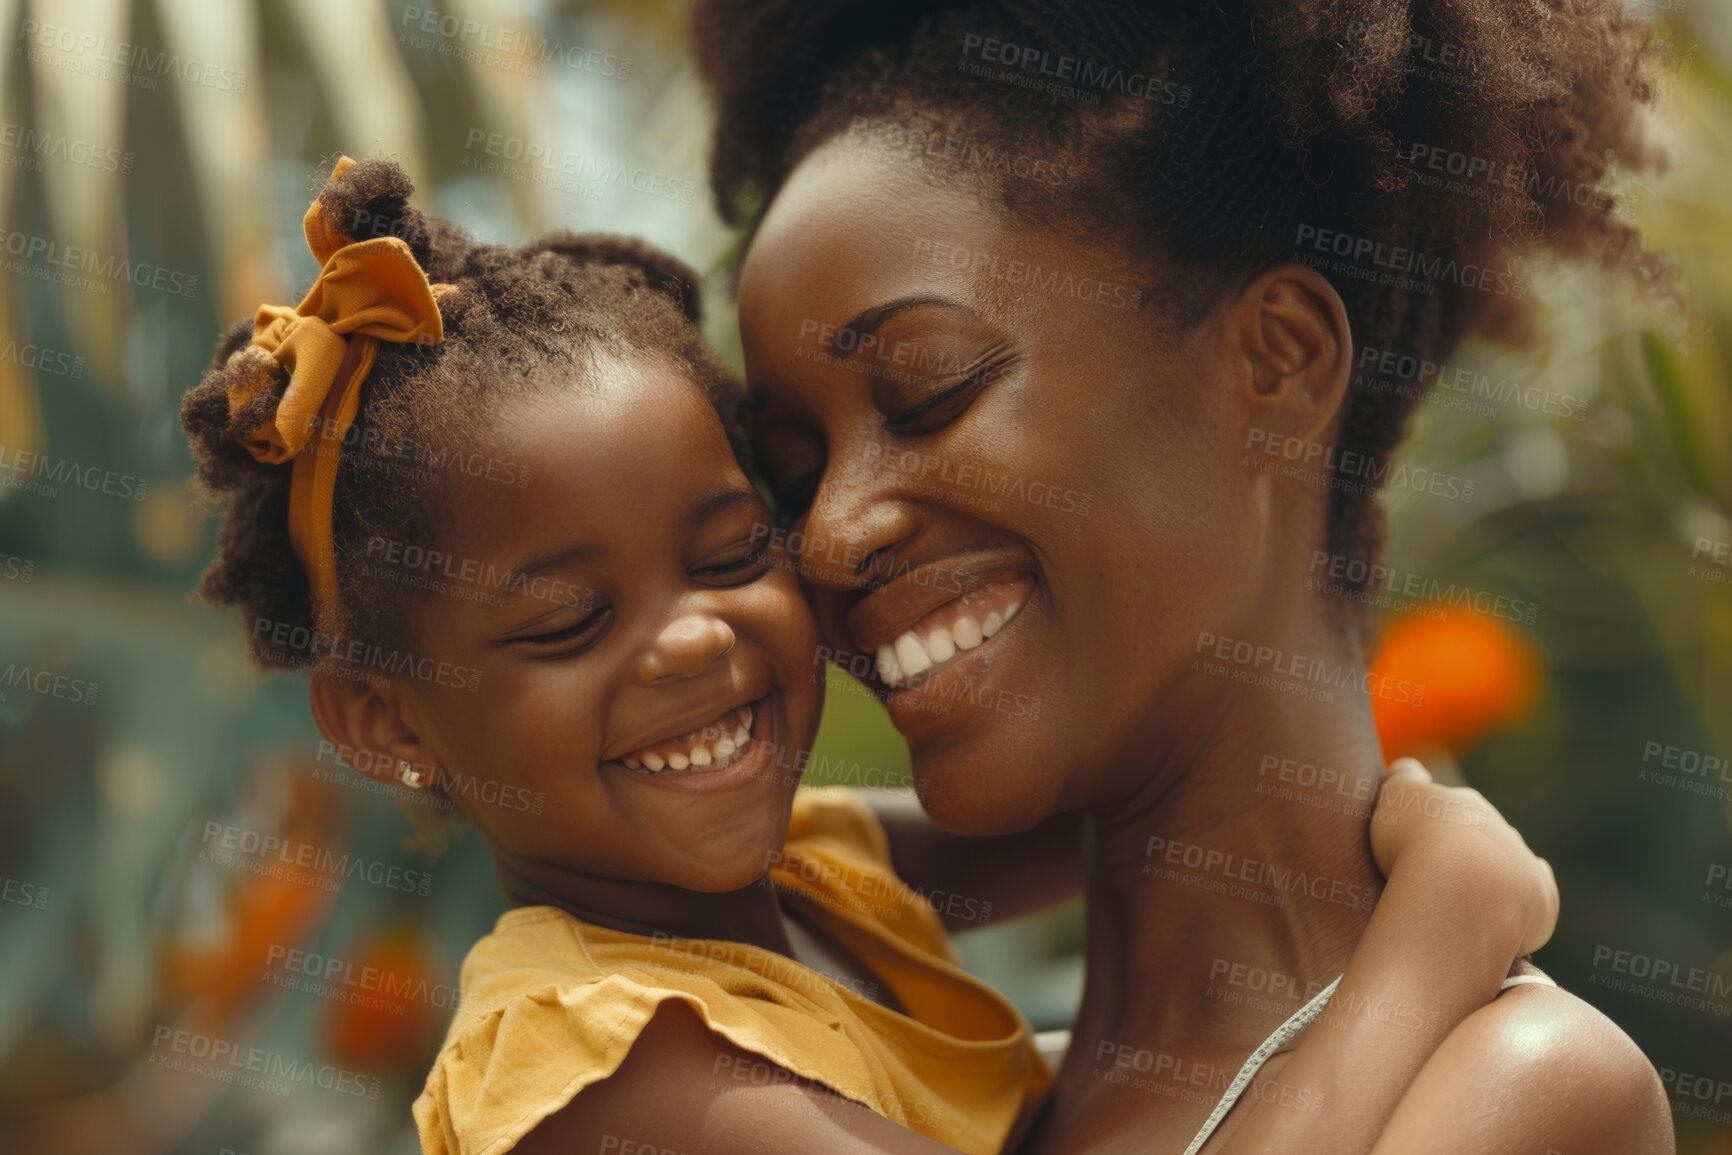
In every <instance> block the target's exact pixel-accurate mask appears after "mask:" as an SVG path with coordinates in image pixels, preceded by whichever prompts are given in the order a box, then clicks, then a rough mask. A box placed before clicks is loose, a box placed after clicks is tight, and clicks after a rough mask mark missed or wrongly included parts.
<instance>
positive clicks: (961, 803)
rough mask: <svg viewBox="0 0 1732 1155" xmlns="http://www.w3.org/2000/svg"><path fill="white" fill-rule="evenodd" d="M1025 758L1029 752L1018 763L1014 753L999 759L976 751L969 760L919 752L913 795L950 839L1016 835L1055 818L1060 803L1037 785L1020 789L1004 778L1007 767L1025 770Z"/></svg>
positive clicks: (1022, 785)
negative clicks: (1020, 767) (1021, 767)
mask: <svg viewBox="0 0 1732 1155" xmlns="http://www.w3.org/2000/svg"><path fill="white" fill-rule="evenodd" d="M983 754H984V755H985V756H982V755H983ZM1026 758H1027V752H1026V751H1024V752H1022V754H1021V757H1020V758H1019V757H1017V756H1016V755H1014V754H1012V753H1011V752H1005V753H1003V754H997V755H995V754H991V753H987V752H984V751H980V750H978V748H977V750H976V752H975V754H974V755H972V756H966V757H959V756H958V754H957V753H956V752H954V751H946V752H945V753H943V754H936V755H933V756H930V757H922V756H921V754H920V753H919V752H915V753H914V755H913V761H914V790H915V793H916V795H917V796H918V797H919V799H920V805H921V807H922V808H923V809H924V810H925V811H926V816H927V817H928V818H930V819H932V821H933V822H935V823H937V824H938V826H939V827H940V828H941V829H943V830H946V831H948V832H949V833H951V834H958V835H963V836H966V837H971V838H979V837H986V836H989V835H994V834H1014V833H1016V832H1017V831H1020V830H1027V829H1029V828H1030V827H1032V826H1038V825H1039V824H1040V823H1041V822H1043V821H1045V820H1046V819H1047V818H1049V817H1051V816H1052V814H1053V807H1054V805H1055V802H1056V799H1054V798H1052V797H1049V796H1048V794H1047V791H1046V790H1044V789H1040V788H1037V784H1035V783H1029V782H1022V783H1019V782H1018V781H1016V780H1015V779H1014V778H1011V777H1009V776H1007V775H1006V773H1005V770H1006V768H1007V767H1012V766H1018V765H1027V762H1026V761H1025V759H1026ZM1046 785H1048V784H1047V783H1041V784H1038V786H1046Z"/></svg>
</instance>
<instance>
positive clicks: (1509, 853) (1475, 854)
mask: <svg viewBox="0 0 1732 1155" xmlns="http://www.w3.org/2000/svg"><path fill="white" fill-rule="evenodd" d="M1371 829H1372V834H1371V843H1372V851H1373V853H1374V855H1375V856H1376V858H1377V863H1378V867H1379V868H1380V869H1381V870H1382V871H1383V872H1384V874H1385V875H1386V876H1387V878H1388V880H1389V882H1388V885H1387V886H1386V887H1385V889H1384V891H1383V895H1382V897H1381V898H1380V899H1379V901H1378V904H1377V908H1376V910H1374V911H1373V912H1372V915H1371V921H1370V923H1369V924H1368V925H1367V927H1366V930H1365V933H1364V935H1363V936H1362V937H1361V938H1360V940H1359V944H1358V946H1357V947H1355V949H1354V952H1353V957H1352V958H1351V960H1349V962H1348V966H1347V971H1346V973H1345V975H1344V976H1343V978H1342V980H1341V985H1340V987H1339V988H1338V989H1337V990H1336V992H1335V995H1334V997H1333V998H1332V999H1331V1000H1330V1005H1329V1008H1328V1010H1327V1011H1326V1012H1325V1013H1324V1015H1323V1017H1322V1018H1321V1019H1319V1020H1318V1022H1316V1023H1314V1024H1313V1025H1312V1026H1311V1027H1310V1028H1309V1029H1308V1030H1306V1031H1305V1032H1304V1033H1303V1034H1302V1035H1300V1036H1299V1042H1298V1044H1297V1046H1296V1047H1295V1048H1294V1051H1293V1054H1292V1057H1291V1058H1290V1059H1289V1060H1288V1061H1287V1062H1286V1063H1285V1064H1283V1065H1281V1066H1280V1067H1278V1068H1275V1067H1274V1065H1273V1064H1271V1065H1270V1068H1271V1073H1270V1074H1268V1075H1267V1076H1265V1077H1263V1078H1260V1079H1259V1080H1258V1083H1261V1084H1263V1087H1262V1088H1261V1090H1260V1092H1259V1093H1258V1094H1256V1095H1253V1094H1252V1093H1251V1092H1250V1091H1247V1092H1246V1094H1245V1096H1244V1097H1243V1098H1242V1099H1241V1100H1240V1103H1241V1105H1240V1106H1239V1108H1238V1109H1236V1110H1235V1111H1234V1112H1233V1114H1234V1115H1240V1116H1241V1118H1240V1119H1239V1120H1238V1121H1237V1123H1236V1124H1235V1123H1234V1121H1233V1116H1232V1115H1230V1116H1228V1126H1229V1127H1230V1128H1231V1129H1230V1130H1228V1129H1227V1128H1225V1127H1224V1128H1223V1129H1222V1132H1221V1133H1220V1134H1219V1135H1218V1136H1217V1138H1216V1139H1214V1140H1212V1141H1211V1143H1210V1144H1209V1145H1208V1146H1207V1147H1205V1148H1204V1150H1205V1152H1207V1153H1208V1155H1264V1153H1267V1155H1275V1153H1281V1155H1311V1153H1316V1155H1348V1153H1354V1152H1360V1153H1363V1152H1369V1151H1371V1150H1372V1148H1373V1145H1374V1144H1376V1143H1377V1142H1378V1139H1379V1136H1380V1135H1382V1133H1383V1131H1384V1128H1385V1126H1386V1125H1387V1124H1388V1123H1389V1121H1390V1119H1391V1117H1392V1116H1393V1115H1394V1114H1395V1113H1396V1108H1397V1105H1398V1104H1399V1103H1400V1102H1401V1101H1402V1097H1403V1095H1404V1094H1405V1093H1406V1092H1407V1091H1408V1088H1409V1086H1410V1085H1411V1084H1413V1083H1414V1080H1415V1078H1416V1077H1417V1076H1418V1075H1419V1073H1420V1070H1421V1068H1422V1067H1424V1066H1425V1065H1426V1063H1427V1061H1428V1060H1430V1059H1431V1058H1432V1055H1433V1053H1434V1052H1437V1051H1438V1050H1439V1048H1440V1046H1441V1045H1443V1044H1444V1042H1445V1040H1446V1039H1447V1038H1449V1037H1450V1036H1451V1033H1452V1032H1454V1031H1455V1030H1456V1028H1457V1027H1459V1026H1460V1025H1461V1024H1462V1023H1463V1021H1464V1020H1466V1019H1468V1017H1469V1016H1470V1015H1473V1014H1475V1013H1476V1012H1479V1011H1480V1010H1481V1009H1482V1008H1486V1007H1487V1006H1488V1004H1490V1003H1491V1002H1492V1000H1493V999H1494V998H1495V997H1496V996H1497V993H1498V987H1499V985H1500V984H1501V983H1502V981H1503V979H1504V978H1505V977H1506V976H1507V975H1508V974H1509V972H1510V966H1511V963H1512V962H1513V961H1514V960H1515V959H1516V958H1518V957H1519V956H1522V955H1525V954H1528V953H1530V952H1532V951H1533V950H1535V949H1537V948H1538V947H1539V946H1541V945H1543V944H1544V943H1545V941H1546V940H1547V939H1549V938H1550V937H1551V933H1552V930H1553V928H1554V927H1555V926H1556V925H1557V914H1558V892H1557V882H1556V880H1555V879H1554V878H1553V876H1552V872H1551V867H1550V866H1548V865H1547V864H1546V862H1545V861H1544V860H1543V859H1539V858H1536V857H1534V855H1533V853H1532V852H1531V851H1530V850H1529V849H1528V847H1527V844H1526V843H1525V842H1523V841H1522V837H1521V835H1520V834H1518V833H1517V832H1516V831H1515V829H1514V828H1513V827H1511V826H1510V825H1509V824H1508V823H1507V822H1505V821H1504V820H1503V816H1502V815H1500V814H1499V813H1498V812H1497V810H1496V809H1495V808H1494V807H1493V806H1492V805H1491V804H1490V803H1489V802H1487V801H1486V800H1485V799H1484V798H1483V797H1482V796H1481V795H1480V794H1479V792H1478V791H1475V790H1470V789H1466V788H1464V787H1445V786H1438V785H1436V784H1435V783H1433V782H1432V781H1431V775H1430V774H1429V773H1428V772H1427V771H1426V770H1425V768H1424V767H1423V766H1421V765H1420V764H1419V763H1418V762H1415V761H1414V760H1413V759H1411V758H1402V759H1398V760H1397V761H1396V762H1394V763H1393V764H1392V765H1391V766H1390V768H1389V777H1388V778H1387V779H1386V780H1385V782H1384V783H1383V788H1382V790H1381V791H1380V793H1379V795H1378V799H1377V809H1376V812H1375V814H1374V816H1373V820H1372V828H1371ZM1397 859H1399V860H1400V866H1399V868H1397V866H1396V860H1397ZM1301 1090H1302V1091H1306V1092H1309V1094H1304V1095H1301V1094H1299V1093H1298V1092H1299V1091H1301ZM1283 1104H1288V1105H1289V1106H1286V1107H1283ZM1295 1104H1300V1105H1304V1106H1307V1107H1313V1108H1315V1109H1314V1110H1300V1109H1294V1107H1293V1106H1292V1105H1295ZM1428 1122H1429V1123H1430V1125H1431V1126H1432V1127H1433V1128H1435V1129H1436V1134H1437V1139H1438V1141H1439V1142H1441V1143H1442V1144H1443V1146H1442V1147H1440V1148H1439V1150H1465V1149H1466V1148H1465V1147H1463V1146H1451V1145H1450V1142H1451V1140H1453V1139H1454V1138H1456V1137H1457V1136H1459V1135H1460V1133H1461V1132H1460V1128H1461V1127H1462V1126H1463V1125H1464V1123H1465V1121H1464V1120H1463V1119H1462V1118H1460V1117H1455V1118H1442V1117H1439V1118H1431V1119H1429V1120H1428ZM1476 1149H1477V1148H1476ZM1495 1149H1497V1150H1504V1149H1505V1148H1502V1147H1498V1148H1495ZM1510 1149H1511V1150H1513V1149H1514V1148H1510ZM1378 1150H1379V1151H1382V1150H1384V1149H1383V1148H1378ZM1403 1150H1406V1149H1405V1148H1403ZM1541 1150H1542V1151H1543V1150H1544V1149H1543V1148H1541Z"/></svg>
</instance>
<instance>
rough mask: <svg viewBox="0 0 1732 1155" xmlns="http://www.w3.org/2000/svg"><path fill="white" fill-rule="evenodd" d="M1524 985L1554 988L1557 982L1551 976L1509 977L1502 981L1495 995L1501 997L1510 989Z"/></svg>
mask: <svg viewBox="0 0 1732 1155" xmlns="http://www.w3.org/2000/svg"><path fill="white" fill-rule="evenodd" d="M1524 983H1538V984H1540V985H1541V986H1545V987H1555V986H1557V985H1558V984H1557V980H1556V979H1554V978H1552V976H1551V975H1541V974H1532V975H1511V976H1510V977H1509V978H1507V979H1505V980H1504V981H1503V985H1501V986H1499V987H1498V988H1497V993H1498V994H1500V995H1501V994H1503V993H1504V992H1505V991H1507V990H1509V989H1510V988H1511V987H1519V986H1521V985H1522V984H1524Z"/></svg>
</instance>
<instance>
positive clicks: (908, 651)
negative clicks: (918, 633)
mask: <svg viewBox="0 0 1732 1155" xmlns="http://www.w3.org/2000/svg"><path fill="white" fill-rule="evenodd" d="M896 664H897V665H898V666H900V667H901V668H902V676H903V677H905V678H912V677H914V676H915V675H916V674H921V673H925V672H926V671H927V670H930V669H931V668H932V659H931V658H930V657H929V656H927V653H926V647H925V646H923V645H921V644H920V639H919V638H917V637H915V636H914V632H913V631H912V630H910V631H909V632H908V633H906V634H903V635H902V636H901V637H900V638H897V639H896Z"/></svg>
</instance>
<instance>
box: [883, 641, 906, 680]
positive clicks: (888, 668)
mask: <svg viewBox="0 0 1732 1155" xmlns="http://www.w3.org/2000/svg"><path fill="white" fill-rule="evenodd" d="M878 677H879V678H881V679H882V680H883V682H884V684H885V685H887V686H894V685H895V684H896V683H897V682H900V681H901V680H902V667H901V666H900V665H898V664H897V662H896V651H895V650H894V649H893V648H891V646H890V645H889V644H888V643H886V644H885V645H882V646H879V647H878Z"/></svg>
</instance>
